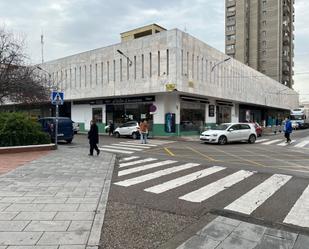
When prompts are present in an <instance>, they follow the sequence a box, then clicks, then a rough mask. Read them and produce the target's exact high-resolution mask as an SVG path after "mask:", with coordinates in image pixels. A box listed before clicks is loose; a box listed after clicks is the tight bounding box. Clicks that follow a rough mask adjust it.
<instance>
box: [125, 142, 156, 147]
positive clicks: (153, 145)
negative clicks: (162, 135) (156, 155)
mask: <svg viewBox="0 0 309 249" xmlns="http://www.w3.org/2000/svg"><path fill="white" fill-rule="evenodd" d="M120 144H126V145H139V146H142V147H145V146H147V147H157V146H158V145H156V144H141V143H140V142H136V143H134V142H120Z"/></svg>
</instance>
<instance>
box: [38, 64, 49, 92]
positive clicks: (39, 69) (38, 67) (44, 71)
mask: <svg viewBox="0 0 309 249" xmlns="http://www.w3.org/2000/svg"><path fill="white" fill-rule="evenodd" d="M36 68H37V69H39V70H41V71H43V72H45V73H47V74H48V89H49V90H50V88H51V74H50V73H49V72H48V71H47V70H45V69H43V68H41V67H40V66H37V67H36Z"/></svg>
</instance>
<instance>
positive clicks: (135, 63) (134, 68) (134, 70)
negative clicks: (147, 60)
mask: <svg viewBox="0 0 309 249" xmlns="http://www.w3.org/2000/svg"><path fill="white" fill-rule="evenodd" d="M134 79H135V80H136V56H134Z"/></svg>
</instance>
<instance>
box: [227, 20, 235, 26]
mask: <svg viewBox="0 0 309 249" xmlns="http://www.w3.org/2000/svg"><path fill="white" fill-rule="evenodd" d="M232 25H236V20H235V19H233V20H228V19H227V20H226V26H232Z"/></svg>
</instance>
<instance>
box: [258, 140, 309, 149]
mask: <svg viewBox="0 0 309 249" xmlns="http://www.w3.org/2000/svg"><path fill="white" fill-rule="evenodd" d="M255 143H258V144H263V145H277V146H282V147H283V146H289V147H290V146H292V147H295V148H305V147H309V140H303V141H297V140H292V141H291V142H290V143H286V142H285V140H284V139H273V140H271V139H267V138H262V139H258V140H256V141H255Z"/></svg>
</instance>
